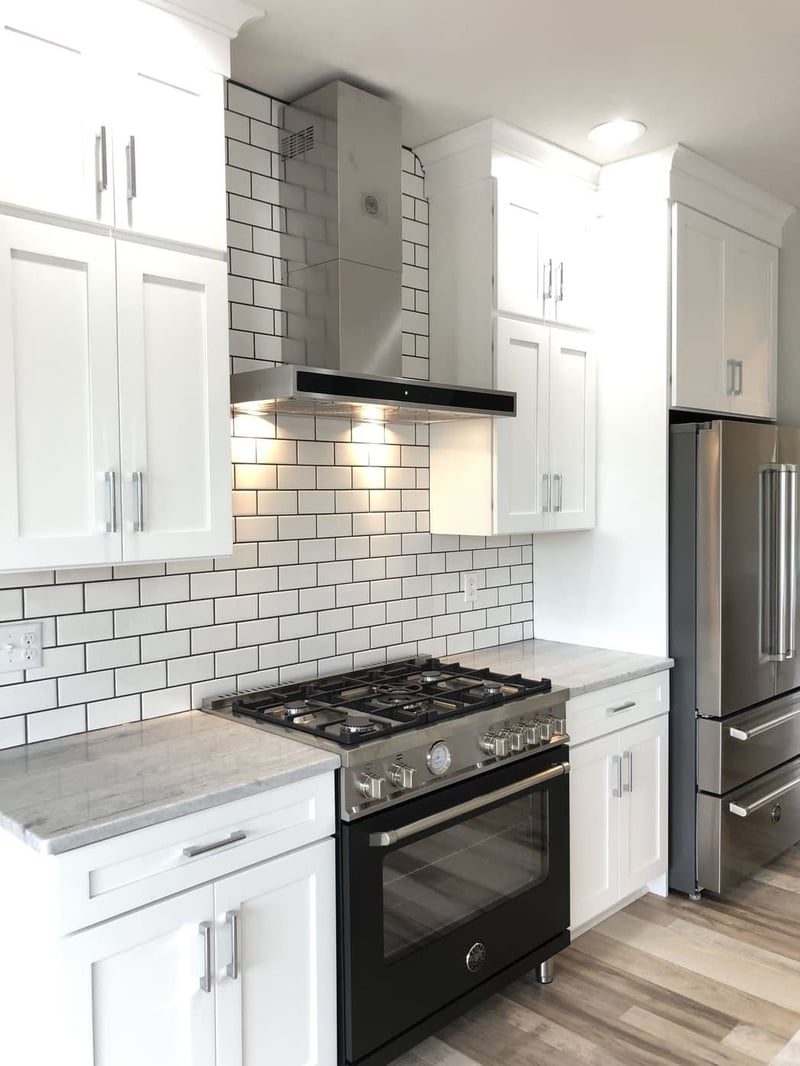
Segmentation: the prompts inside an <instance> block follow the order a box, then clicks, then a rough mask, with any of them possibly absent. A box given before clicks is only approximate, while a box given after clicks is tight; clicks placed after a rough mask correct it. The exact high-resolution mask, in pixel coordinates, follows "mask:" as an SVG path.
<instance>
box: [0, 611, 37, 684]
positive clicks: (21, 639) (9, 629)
mask: <svg viewBox="0 0 800 1066" xmlns="http://www.w3.org/2000/svg"><path fill="white" fill-rule="evenodd" d="M41 665H42V623H41V622H19V623H15V624H14V625H8V624H7V623H6V624H5V625H3V626H0V674H8V673H16V672H17V671H18V670H34V669H35V668H36V667H37V666H41Z"/></svg>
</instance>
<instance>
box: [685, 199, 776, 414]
mask: <svg viewBox="0 0 800 1066" xmlns="http://www.w3.org/2000/svg"><path fill="white" fill-rule="evenodd" d="M672 315H673V319H672V323H673V324H672V406H673V407H681V408H690V409H694V410H700V411H709V412H715V413H716V412H719V413H722V414H727V413H730V414H736V415H749V416H752V417H757V418H775V416H776V412H777V395H776V387H777V384H776V366H777V318H778V249H777V248H776V247H775V246H774V245H772V244H768V243H767V242H766V241H763V240H758V239H756V238H755V237H751V236H749V235H748V234H746V233H742V232H741V231H740V230H738V229H735V228H734V227H732V226H729V225H726V224H725V223H722V222H718V221H717V220H716V219H713V218H709V217H708V216H707V215H704V214H700V213H699V212H698V211H694V210H692V209H691V208H689V207H685V206H684V205H683V204H674V205H673V207H672Z"/></svg>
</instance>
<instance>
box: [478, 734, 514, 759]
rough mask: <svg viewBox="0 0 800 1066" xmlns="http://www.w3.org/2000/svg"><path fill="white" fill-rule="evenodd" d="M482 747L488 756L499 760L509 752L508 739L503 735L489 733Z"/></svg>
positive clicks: (482, 741) (481, 743)
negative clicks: (493, 756)
mask: <svg viewBox="0 0 800 1066" xmlns="http://www.w3.org/2000/svg"><path fill="white" fill-rule="evenodd" d="M480 745H481V747H482V748H483V750H484V751H485V752H486V754H487V755H496V756H497V757H498V758H501V757H502V756H503V755H508V752H509V743H508V737H507V736H505V735H504V734H502V733H487V734H486V736H484V738H483V739H482V740H481V742H480Z"/></svg>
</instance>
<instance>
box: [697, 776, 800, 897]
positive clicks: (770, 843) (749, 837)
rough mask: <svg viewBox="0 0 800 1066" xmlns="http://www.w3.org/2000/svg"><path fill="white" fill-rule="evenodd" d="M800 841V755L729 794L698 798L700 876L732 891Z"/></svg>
mask: <svg viewBox="0 0 800 1066" xmlns="http://www.w3.org/2000/svg"><path fill="white" fill-rule="evenodd" d="M798 840H800V758H798V759H794V760H793V761H792V762H790V763H787V764H786V765H785V766H782V767H780V769H778V770H774V771H773V772H772V773H770V774H766V775H765V776H764V777H762V778H759V780H758V781H756V782H754V783H752V784H749V785H746V786H745V787H744V788H740V789H737V790H736V791H735V792H732V793H729V794H728V795H727V796H725V797H724V799H722V798H720V797H719V796H708V795H705V794H704V793H700V795H699V796H698V797H697V880H698V884H699V887H700V888H704V889H707V890H708V891H710V892H717V893H721V892H726V891H727V890H728V889H730V888H733V887H734V886H735V885H737V884H738V883H739V882H740V881H742V880H743V879H744V878H745V877H747V876H748V875H749V874H751V873H753V872H754V871H755V870H758V869H760V868H761V867H762V866H765V865H766V864H767V863H768V862H770V861H771V860H772V859H774V858H775V856H776V855H780V853H781V852H782V851H785V850H786V849H787V848H790V847H792V845H793V844H796V843H797V842H798Z"/></svg>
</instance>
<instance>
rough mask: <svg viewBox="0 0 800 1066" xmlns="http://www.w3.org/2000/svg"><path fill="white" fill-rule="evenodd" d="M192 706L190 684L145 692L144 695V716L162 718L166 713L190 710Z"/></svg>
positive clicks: (145, 717)
mask: <svg viewBox="0 0 800 1066" xmlns="http://www.w3.org/2000/svg"><path fill="white" fill-rule="evenodd" d="M191 706H192V694H191V689H190V688H189V686H188V685H184V686H182V687H181V688H165V689H162V690H161V691H160V692H145V693H143V695H142V718H143V719H147V718H160V717H161V716H162V715H165V714H177V713H178V712H179V711H188V710H189V709H190V708H191Z"/></svg>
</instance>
